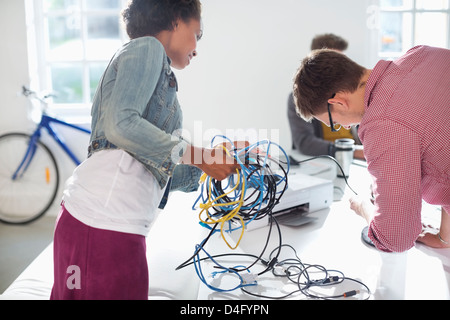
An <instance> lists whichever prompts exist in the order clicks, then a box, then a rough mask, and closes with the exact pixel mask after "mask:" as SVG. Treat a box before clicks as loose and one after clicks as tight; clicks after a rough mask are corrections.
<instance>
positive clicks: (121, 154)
mask: <svg viewBox="0 0 450 320" xmlns="http://www.w3.org/2000/svg"><path fill="white" fill-rule="evenodd" d="M163 193H164V189H161V188H160V187H159V185H158V183H157V181H156V179H155V178H154V176H153V175H152V174H151V173H150V172H149V171H147V170H146V169H145V168H144V166H143V165H142V164H141V163H140V162H138V161H137V160H136V159H134V158H133V157H132V156H130V155H129V154H128V153H126V152H125V151H123V150H117V149H113V150H103V151H99V152H96V153H94V154H93V155H92V156H91V157H90V158H88V159H87V160H86V161H84V162H83V163H82V164H80V165H79V166H78V167H77V168H76V169H75V171H74V173H73V175H72V177H71V178H70V179H69V180H68V181H67V185H66V188H65V190H64V196H63V200H64V205H65V207H66V209H67V210H68V211H69V212H70V214H71V215H72V216H73V217H74V218H76V219H78V220H79V221H81V222H83V223H84V224H86V225H88V226H91V227H94V228H98V229H105V230H111V231H118V232H124V233H133V234H139V235H143V236H146V235H147V234H148V232H149V230H150V227H151V225H152V223H153V222H154V220H155V219H156V217H157V213H158V212H160V210H159V209H158V205H159V203H160V200H161V197H162V195H163Z"/></svg>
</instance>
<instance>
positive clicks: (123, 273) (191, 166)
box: [51, 0, 239, 300]
mask: <svg viewBox="0 0 450 320" xmlns="http://www.w3.org/2000/svg"><path fill="white" fill-rule="evenodd" d="M123 20H124V23H125V27H126V30H127V32H128V34H129V36H130V39H131V40H130V42H128V43H127V44H125V45H124V46H123V47H122V48H121V49H120V50H119V51H118V52H117V53H116V54H115V55H114V57H113V58H112V60H111V62H110V64H109V66H108V67H107V69H106V71H105V72H104V74H103V77H102V79H101V82H100V84H99V87H98V89H97V92H96V95H95V98H94V101H93V106H92V134H91V139H90V146H89V155H88V159H87V160H86V161H84V162H83V163H82V164H81V165H80V166H78V167H77V168H76V169H75V171H74V172H73V175H72V177H71V178H70V179H69V181H68V183H67V186H66V189H65V191H64V195H63V203H62V208H61V212H60V215H59V216H58V220H57V225H56V228H55V235H54V286H53V290H52V294H51V299H55V300H56V299H147V298H148V289H149V283H148V266H147V260H146V245H145V237H146V236H147V234H148V232H149V230H150V227H151V225H152V222H153V220H154V219H155V216H156V212H157V210H158V207H159V208H162V207H164V204H165V202H166V201H167V199H166V198H167V193H168V192H169V191H172V190H181V191H184V192H192V191H195V190H197V188H198V180H199V177H200V175H201V173H202V172H206V173H207V174H208V175H210V176H212V177H214V178H216V179H219V180H222V179H225V178H226V177H227V176H229V175H230V174H232V173H234V172H236V169H237V168H239V166H238V164H237V163H235V161H234V160H233V159H232V158H229V157H228V156H227V155H226V153H225V152H224V151H223V150H219V149H216V150H210V149H203V148H198V147H194V146H192V145H190V144H189V143H188V142H186V141H184V140H183V138H182V137H180V136H179V135H177V134H176V132H177V131H179V130H180V129H181V124H182V112H181V109H180V106H179V103H178V100H177V96H176V92H177V90H178V83H177V80H176V78H175V75H174V73H173V71H172V67H173V68H176V69H180V70H181V69H184V68H185V67H186V66H188V65H189V63H190V61H191V59H193V58H194V57H195V56H196V55H197V51H196V46H197V41H198V40H200V38H201V36H202V29H201V4H200V2H199V1H198V0H132V1H130V2H129V4H128V7H127V8H126V9H125V10H124V11H123ZM194 159H195V162H194Z"/></svg>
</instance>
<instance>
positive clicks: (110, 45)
mask: <svg viewBox="0 0 450 320" xmlns="http://www.w3.org/2000/svg"><path fill="white" fill-rule="evenodd" d="M27 5H28V10H27V12H28V14H32V15H33V19H32V21H33V22H32V23H33V31H34V32H35V38H34V43H32V44H30V49H31V50H33V51H32V52H36V53H37V55H36V58H35V64H36V74H37V76H36V78H37V79H36V80H37V81H35V83H34V84H33V86H34V87H39V88H40V89H43V90H48V91H52V92H55V94H56V97H55V98H54V99H53V103H52V108H53V111H55V112H56V113H57V114H59V115H62V116H73V115H74V114H78V115H80V116H83V115H84V116H88V115H89V110H90V106H91V102H92V99H93V97H94V94H95V90H96V88H97V85H98V83H99V80H100V78H101V76H102V74H103V71H104V70H105V68H106V67H107V65H108V63H109V61H110V59H111V57H112V56H113V54H114V53H115V52H116V51H117V50H118V49H119V48H120V46H121V45H122V44H123V43H124V42H125V41H128V37H127V35H126V33H125V31H124V30H123V28H122V23H121V15H120V13H121V11H122V9H123V7H124V6H125V5H126V1H125V0H29V1H28V3H27ZM28 20H29V21H30V18H28ZM32 54H33V53H31V55H32ZM36 82H38V84H36Z"/></svg>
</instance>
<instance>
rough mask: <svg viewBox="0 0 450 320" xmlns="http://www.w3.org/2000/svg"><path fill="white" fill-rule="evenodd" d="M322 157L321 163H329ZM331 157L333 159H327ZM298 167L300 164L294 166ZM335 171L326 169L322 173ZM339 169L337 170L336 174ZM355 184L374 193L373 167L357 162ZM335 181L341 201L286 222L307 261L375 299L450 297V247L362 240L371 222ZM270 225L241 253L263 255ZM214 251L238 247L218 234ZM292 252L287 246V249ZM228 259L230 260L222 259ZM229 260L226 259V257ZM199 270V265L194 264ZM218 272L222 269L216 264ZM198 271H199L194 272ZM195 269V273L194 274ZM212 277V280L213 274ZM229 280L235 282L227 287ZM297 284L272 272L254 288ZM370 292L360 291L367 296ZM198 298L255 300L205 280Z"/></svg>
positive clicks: (273, 291) (264, 290) (270, 291)
mask: <svg viewBox="0 0 450 320" xmlns="http://www.w3.org/2000/svg"><path fill="white" fill-rule="evenodd" d="M323 160H324V159H320V161H319V162H323ZM325 161H329V160H325ZM294 170H295V169H294ZM327 174H330V173H329V172H328V173H327V172H322V173H321V175H322V176H323V175H327ZM333 174H335V173H334V172H332V176H333ZM349 183H350V185H351V186H352V188H353V189H354V190H355V191H356V192H358V193H359V194H361V195H362V194H367V195H368V194H369V185H370V177H369V175H368V172H367V169H366V168H364V167H361V166H357V165H353V166H352V167H351V171H350V177H349ZM335 185H336V186H338V187H340V188H342V190H344V194H342V192H341V190H339V189H335V200H336V199H338V201H335V202H334V203H333V204H332V206H331V207H330V208H329V209H326V210H321V211H317V212H315V213H311V214H310V215H311V216H312V217H315V218H317V220H316V221H314V222H312V223H310V224H307V225H304V226H300V227H285V226H282V227H281V230H282V237H283V242H284V243H285V244H289V245H291V246H293V247H294V248H295V249H296V250H297V254H298V256H299V257H300V259H301V260H302V262H303V263H307V264H320V265H323V266H324V267H326V268H327V269H337V270H339V271H341V272H343V273H344V274H345V276H347V277H350V278H354V279H357V280H360V281H362V282H363V283H365V284H366V285H367V286H368V287H369V288H370V290H371V293H372V295H371V296H370V299H450V294H449V288H450V249H440V250H433V249H430V248H427V247H425V246H423V245H421V244H417V245H416V246H415V247H414V248H412V249H410V250H409V251H408V252H405V253H400V254H399V253H384V252H381V251H379V250H377V249H375V248H373V247H370V246H368V245H367V244H365V243H363V242H362V240H361V231H362V229H363V228H364V226H365V225H366V223H365V221H364V220H363V219H362V218H361V217H359V216H357V215H356V214H355V213H354V212H353V211H351V210H350V208H349V204H348V198H349V196H350V195H352V194H353V193H352V192H351V191H350V190H349V188H348V187H345V183H344V179H342V178H336V179H335ZM428 216H429V217H430V216H431V218H432V219H433V216H434V218H436V217H440V211H437V210H435V209H434V208H431V209H430V208H429V212H428ZM267 232H268V227H264V228H262V229H257V230H252V231H248V232H246V233H245V235H244V239H243V240H242V242H241V243H240V245H239V247H238V248H237V249H236V250H235V251H236V252H241V253H249V254H255V255H259V253H260V252H261V249H262V246H263V244H264V241H265V239H266V236H267ZM237 237H238V235H231V236H230V237H229V238H228V239H229V241H231V242H232V241H236V239H237ZM277 244H278V243H277V234H276V233H274V234H273V236H272V237H271V241H270V245H269V248H268V250H267V251H266V254H265V255H264V258H268V255H269V253H270V252H271V251H272V250H273V249H274V248H275V247H276V246H277ZM207 250H208V252H209V253H210V254H211V255H214V254H221V253H229V252H232V251H231V250H230V249H229V248H228V247H227V246H226V245H225V244H224V241H223V239H221V238H220V236H219V235H214V236H213V237H212V238H211V239H210V241H209V242H208V244H207ZM284 252H286V253H288V254H289V256H290V257H291V256H292V253H291V252H290V251H288V250H287V249H286V251H285V249H283V251H282V253H284ZM227 259H228V260H226V261H228V262H229V263H228V264H225V265H226V266H229V267H231V266H234V265H237V264H243V265H249V264H250V262H252V261H253V260H254V259H250V258H248V259H247V258H245V259H244V258H233V260H234V261H233V262H230V259H229V258H227ZM220 261H222V262H224V261H225V260H220ZM224 263H225V262H224ZM203 265H204V269H205V270H204V273H205V275H207V274H208V271H207V270H208V267H211V265H212V264H211V263H204V264H203ZM192 270H193V268H192ZM262 270H264V267H263V266H262V265H258V266H255V267H254V268H253V273H255V274H257V273H258V272H260V271H262ZM210 271H211V272H212V271H217V269H210ZM192 272H194V271H192ZM194 274H195V273H194ZM219 278H220V277H217V279H215V282H214V283H213V284H214V285H215V286H219V285H222V286H221V288H230V287H233V285H232V284H235V283H236V279H231V276H230V277H229V279H227V278H226V277H225V276H224V277H223V278H222V279H219ZM210 280H212V279H210ZM227 283H228V284H229V286H227ZM293 289H295V287H294V286H293V285H290V284H289V282H287V280H283V279H281V278H275V277H274V276H273V275H272V274H271V273H270V272H268V273H266V274H264V275H262V276H261V277H260V278H259V279H258V286H257V287H249V288H248V290H249V291H252V292H256V293H261V294H264V295H268V296H280V295H283V294H285V293H287V292H288V291H290V290H293ZM353 289H354V290H361V293H363V292H364V288H363V287H361V286H359V285H357V284H355V283H352V282H345V283H343V284H341V285H337V286H335V287H334V288H331V289H330V290H332V291H331V293H330V292H328V294H338V293H343V292H346V291H349V290H353ZM366 297H367V295H365V294H362V295H360V296H355V297H354V298H356V299H364V298H366ZM198 299H200V300H211V299H253V297H252V296H249V295H247V294H245V293H243V292H242V291H241V290H240V289H238V290H234V291H232V292H227V293H220V292H216V291H213V290H211V289H209V288H207V287H206V286H205V285H204V284H202V283H201V284H200V287H199V294H198ZM290 299H305V296H302V295H301V294H296V295H294V296H292V297H291V298H290Z"/></svg>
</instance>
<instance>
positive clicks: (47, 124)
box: [12, 114, 91, 180]
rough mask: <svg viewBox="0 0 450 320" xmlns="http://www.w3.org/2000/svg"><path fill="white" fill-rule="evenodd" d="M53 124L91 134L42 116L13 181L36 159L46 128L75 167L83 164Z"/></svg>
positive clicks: (88, 131) (80, 128) (63, 122)
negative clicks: (39, 142)
mask: <svg viewBox="0 0 450 320" xmlns="http://www.w3.org/2000/svg"><path fill="white" fill-rule="evenodd" d="M52 123H56V124H59V125H62V126H66V127H69V128H72V129H76V130H78V131H82V132H84V133H88V134H90V133H91V131H90V130H88V129H85V128H83V127H80V126H77V125H74V124H71V123H67V122H65V121H63V120H59V119H56V118H53V117H50V116H48V115H46V114H43V115H42V118H41V121H40V123H39V125H38V127H37V128H36V130H35V131H34V132H33V134H32V135H31V139H30V143H29V144H28V148H27V152H26V153H25V156H24V158H23V160H22V162H21V163H20V165H19V167H18V168H17V170H16V172H15V173H14V175H13V177H12V179H13V180H16V179H17V178H18V177H21V176H22V175H23V174H24V172H25V171H26V170H27V168H28V166H29V165H30V163H31V160H32V159H33V157H34V154H35V152H36V146H37V142H38V141H39V140H40V138H41V131H42V129H43V128H45V129H46V130H47V132H48V134H49V135H50V136H51V137H52V138H53V140H55V141H56V142H57V143H58V145H59V146H60V147H61V148H62V149H63V150H64V151H65V153H66V154H67V155H68V156H69V158H70V159H72V161H73V162H74V163H75V165H79V164H80V163H81V162H80V160H79V159H78V158H77V156H76V155H75V154H74V153H73V152H72V151H71V150H70V149H69V147H68V146H67V145H66V144H65V143H64V141H63V140H62V139H61V138H60V137H59V135H58V133H57V132H56V131H55V130H54V129H53V128H52Z"/></svg>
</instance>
